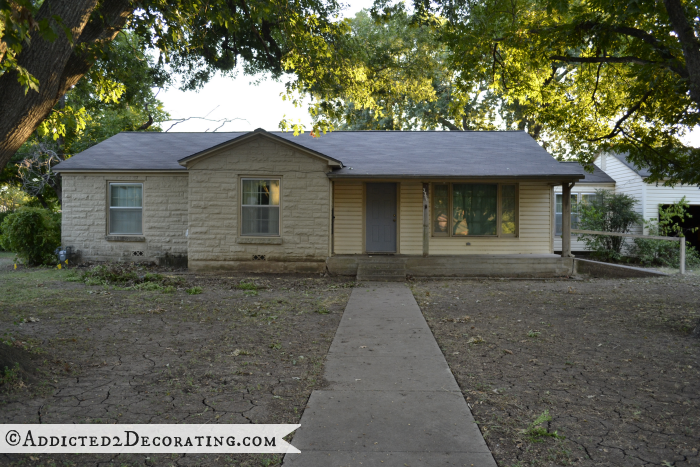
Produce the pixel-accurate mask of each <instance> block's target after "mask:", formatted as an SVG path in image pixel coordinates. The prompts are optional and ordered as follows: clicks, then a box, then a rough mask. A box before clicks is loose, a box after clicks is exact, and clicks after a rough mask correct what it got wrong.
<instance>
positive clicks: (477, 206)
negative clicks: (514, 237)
mask: <svg viewBox="0 0 700 467" xmlns="http://www.w3.org/2000/svg"><path fill="white" fill-rule="evenodd" d="M497 207H498V185H495V184H494V185H490V184H489V185H487V184H467V183H455V184H453V185H452V235H455V236H460V235H465V236H466V235H496V228H497V217H498V209H497Z"/></svg>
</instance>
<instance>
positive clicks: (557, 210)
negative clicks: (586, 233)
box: [554, 193, 564, 214]
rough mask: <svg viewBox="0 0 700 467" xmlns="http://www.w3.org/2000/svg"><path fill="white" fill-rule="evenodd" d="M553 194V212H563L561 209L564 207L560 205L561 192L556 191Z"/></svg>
mask: <svg viewBox="0 0 700 467" xmlns="http://www.w3.org/2000/svg"><path fill="white" fill-rule="evenodd" d="M554 196H555V197H556V210H555V212H556V213H557V214H561V213H562V212H564V211H563V209H564V207H563V205H562V200H561V199H562V195H561V193H557V194H556V195H554Z"/></svg>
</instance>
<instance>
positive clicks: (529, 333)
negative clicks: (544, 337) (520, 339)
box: [527, 331, 540, 339]
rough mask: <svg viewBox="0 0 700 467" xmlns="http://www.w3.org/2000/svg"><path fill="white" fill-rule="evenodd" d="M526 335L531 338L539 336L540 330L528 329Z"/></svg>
mask: <svg viewBox="0 0 700 467" xmlns="http://www.w3.org/2000/svg"><path fill="white" fill-rule="evenodd" d="M527 337H532V338H533V339H536V338H538V337H540V331H528V332H527Z"/></svg>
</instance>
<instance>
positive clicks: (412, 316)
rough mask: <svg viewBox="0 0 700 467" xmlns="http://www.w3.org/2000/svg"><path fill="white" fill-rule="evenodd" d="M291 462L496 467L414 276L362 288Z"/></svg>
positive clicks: (329, 466)
mask: <svg viewBox="0 0 700 467" xmlns="http://www.w3.org/2000/svg"><path fill="white" fill-rule="evenodd" d="M325 377H326V379H327V380H328V381H329V382H330V383H331V385H330V387H329V388H328V389H324V390H320V391H314V392H313V393H312V394H311V397H310V399H309V403H308V405H307V407H306V410H304V414H303V416H302V418H301V428H299V429H298V430H297V431H296V433H295V435H294V439H293V441H292V444H293V445H294V446H295V447H297V448H298V449H299V450H301V452H302V453H301V454H288V455H286V456H285V459H284V464H283V465H284V466H285V467H292V466H303V467H341V466H342V467H354V466H368V465H370V466H374V465H377V466H379V465H381V466H399V467H406V466H408V467H418V466H429V467H432V466H438V465H439V466H467V467H471V466H474V467H482V466H483V467H495V466H496V463H495V462H494V460H493V456H492V455H491V452H490V451H489V449H488V447H487V446H486V443H485V442H484V439H483V437H482V436H481V432H480V431H479V428H478V427H477V425H476V424H475V423H474V419H473V418H472V414H471V412H470V411H469V408H468V407H467V404H466V402H465V401H464V397H463V396H462V393H461V392H460V389H459V386H457V382H456V381H455V379H454V376H452V373H451V372H450V369H449V367H448V366H447V362H446V361H445V357H444V356H443V355H442V352H441V351H440V348H439V347H438V345H437V342H436V341H435V338H434V337H433V334H432V333H431V332H430V329H429V328H428V324H427V323H426V322H425V319H424V318H423V315H422V314H421V311H420V308H418V304H417V303H416V301H415V299H414V298H413V295H412V294H411V291H410V290H409V289H408V287H406V285H405V284H391V283H368V284H366V286H364V287H358V288H355V289H354V290H353V292H352V295H351V296H350V301H349V302H348V305H347V308H346V309H345V313H344V314H343V319H342V320H341V322H340V326H339V327H338V331H337V332H336V334H335V339H333V343H332V344H331V348H330V351H329V353H328V357H327V360H326V371H325Z"/></svg>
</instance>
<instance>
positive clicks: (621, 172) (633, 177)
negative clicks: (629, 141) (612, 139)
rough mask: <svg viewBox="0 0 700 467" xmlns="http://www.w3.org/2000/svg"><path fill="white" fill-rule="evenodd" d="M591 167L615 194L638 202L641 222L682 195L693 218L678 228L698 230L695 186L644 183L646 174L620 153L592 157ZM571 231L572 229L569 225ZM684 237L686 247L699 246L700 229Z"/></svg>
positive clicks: (698, 192) (698, 201)
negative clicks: (612, 186) (608, 179)
mask: <svg viewBox="0 0 700 467" xmlns="http://www.w3.org/2000/svg"><path fill="white" fill-rule="evenodd" d="M594 164H595V165H596V166H598V167H600V168H601V169H602V170H603V171H604V172H605V173H606V174H608V175H609V176H610V177H612V178H613V179H614V180H615V192H616V193H625V194H628V195H631V196H634V197H635V198H637V199H638V200H639V203H638V204H637V205H636V208H637V212H639V214H641V215H642V217H644V219H645V220H649V219H653V218H656V219H658V217H659V206H660V205H661V206H668V205H670V204H674V203H676V202H678V201H680V200H681V198H683V196H685V197H686V200H687V201H688V204H689V205H690V209H689V211H688V212H689V213H690V214H691V215H692V216H693V217H692V218H691V219H686V221H685V222H684V223H683V224H682V226H683V228H684V229H686V230H689V229H692V228H694V227H700V188H699V187H697V186H695V185H674V186H670V187H669V186H663V185H661V184H656V183H647V182H646V181H645V179H646V177H648V176H649V171H648V170H647V169H640V168H638V167H636V166H635V165H634V164H632V163H631V162H630V161H628V160H627V158H626V157H625V155H623V154H617V153H603V154H601V155H600V156H598V157H597V158H596V160H595V161H594ZM579 183H580V182H579ZM572 228H574V227H573V226H572ZM637 232H641V226H640V227H639V228H638V229H637ZM685 235H686V241H687V242H688V243H689V244H691V245H693V246H695V247H696V248H698V247H700V229H698V231H697V232H695V233H690V232H688V231H687V232H686V234H685ZM572 249H573V248H572Z"/></svg>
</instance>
